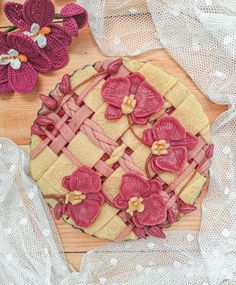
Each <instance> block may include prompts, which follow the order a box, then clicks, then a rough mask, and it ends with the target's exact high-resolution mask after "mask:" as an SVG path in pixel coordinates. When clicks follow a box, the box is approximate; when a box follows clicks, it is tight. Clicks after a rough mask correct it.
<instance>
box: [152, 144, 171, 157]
mask: <svg viewBox="0 0 236 285" xmlns="http://www.w3.org/2000/svg"><path fill="white" fill-rule="evenodd" d="M169 147H170V144H169V143H167V142H166V140H158V141H155V142H154V143H153V144H152V147H151V150H152V153H153V154H155V155H162V154H167V153H168V150H167V149H168V148H169Z"/></svg>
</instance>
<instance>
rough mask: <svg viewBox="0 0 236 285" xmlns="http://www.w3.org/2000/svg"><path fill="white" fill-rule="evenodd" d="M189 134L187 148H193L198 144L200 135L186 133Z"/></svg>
mask: <svg viewBox="0 0 236 285" xmlns="http://www.w3.org/2000/svg"><path fill="white" fill-rule="evenodd" d="M186 136H187V149H189V150H191V149H194V148H195V146H196V145H197V144H198V141H199V139H198V137H196V136H194V135H193V134H191V133H189V132H187V133H186Z"/></svg>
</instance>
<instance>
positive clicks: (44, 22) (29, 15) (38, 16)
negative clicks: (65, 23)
mask: <svg viewBox="0 0 236 285" xmlns="http://www.w3.org/2000/svg"><path fill="white" fill-rule="evenodd" d="M23 13H24V19H25V22H26V23H28V24H30V25H32V24H33V23H37V24H39V25H40V27H41V28H42V27H44V26H49V25H50V24H51V23H52V21H53V19H54V14H55V7H54V5H53V3H52V1H51V0H27V1H26V2H25V4H24V6H23Z"/></svg>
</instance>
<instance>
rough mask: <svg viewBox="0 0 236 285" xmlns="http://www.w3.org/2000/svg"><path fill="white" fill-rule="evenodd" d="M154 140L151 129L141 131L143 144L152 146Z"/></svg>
mask: <svg viewBox="0 0 236 285" xmlns="http://www.w3.org/2000/svg"><path fill="white" fill-rule="evenodd" d="M154 141H155V140H154V138H153V135H152V129H147V130H144V131H143V142H144V144H146V145H148V146H152V144H153V142H154Z"/></svg>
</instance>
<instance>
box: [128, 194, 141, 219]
mask: <svg viewBox="0 0 236 285" xmlns="http://www.w3.org/2000/svg"><path fill="white" fill-rule="evenodd" d="M142 202H143V198H141V197H140V198H138V197H132V198H130V199H129V202H128V205H129V207H128V209H127V210H126V212H127V213H129V214H130V215H131V216H133V214H134V211H138V212H143V211H144V205H143V204H142Z"/></svg>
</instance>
